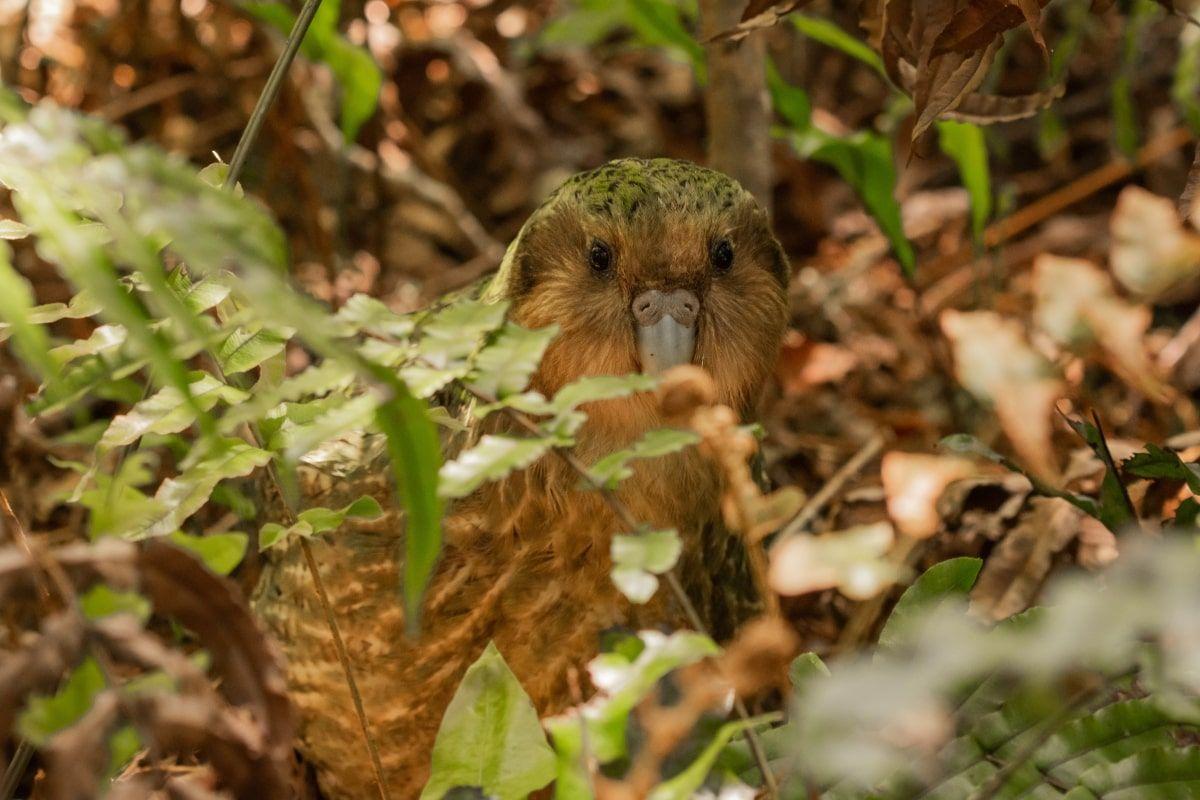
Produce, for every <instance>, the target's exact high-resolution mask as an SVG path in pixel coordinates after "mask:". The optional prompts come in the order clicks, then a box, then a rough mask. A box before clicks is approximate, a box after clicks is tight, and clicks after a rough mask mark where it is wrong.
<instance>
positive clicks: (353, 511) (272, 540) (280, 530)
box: [258, 495, 383, 551]
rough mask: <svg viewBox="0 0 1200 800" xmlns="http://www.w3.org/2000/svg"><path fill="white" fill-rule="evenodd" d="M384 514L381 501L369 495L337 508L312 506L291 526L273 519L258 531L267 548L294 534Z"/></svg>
mask: <svg viewBox="0 0 1200 800" xmlns="http://www.w3.org/2000/svg"><path fill="white" fill-rule="evenodd" d="M382 513H383V509H382V508H380V507H379V502H378V501H377V500H376V499H375V498H374V497H370V496H368V495H363V496H362V497H360V498H358V499H357V500H355V501H354V502H353V503H350V504H349V505H347V506H345V507H344V508H340V509H337V510H334V509H329V508H309V509H306V510H304V511H301V512H300V514H299V515H298V516H297V518H296V522H295V523H293V524H292V525H290V526H288V527H286V528H285V527H283V526H282V525H279V524H278V523H274V522H269V523H267V524H266V525H263V526H262V529H261V530H260V531H259V533H258V549H259V550H260V551H261V550H266V549H267V548H268V547H272V546H274V545H276V544H278V543H280V542H286V541H288V540H289V539H291V538H293V537H297V536H300V537H304V538H308V537H310V536H316V535H318V534H321V533H328V532H329V531H332V530H335V529H337V528H340V527H341V526H342V523H344V522H345V521H346V520H347V519H349V518H350V517H358V518H363V519H375V518H376V517H378V516H379V515H380V514H382Z"/></svg>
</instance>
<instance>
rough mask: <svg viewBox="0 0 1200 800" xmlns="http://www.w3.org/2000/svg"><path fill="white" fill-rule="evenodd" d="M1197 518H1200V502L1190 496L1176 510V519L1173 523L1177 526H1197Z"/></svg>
mask: <svg viewBox="0 0 1200 800" xmlns="http://www.w3.org/2000/svg"><path fill="white" fill-rule="evenodd" d="M1197 519H1200V502H1197V501H1196V498H1194V497H1189V498H1187V499H1186V500H1184V501H1183V502H1182V503H1180V504H1179V508H1177V509H1176V510H1175V520H1174V522H1172V524H1173V525H1174V526H1175V527H1176V528H1196V527H1200V525H1197Z"/></svg>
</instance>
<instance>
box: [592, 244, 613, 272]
mask: <svg viewBox="0 0 1200 800" xmlns="http://www.w3.org/2000/svg"><path fill="white" fill-rule="evenodd" d="M612 262H613V254H612V248H611V247H609V246H608V244H607V243H606V242H602V241H600V240H599V239H596V240H595V241H593V242H592V246H591V247H589V248H588V266H589V267H591V268H592V272H595V273H596V274H597V275H605V274H607V273H608V271H609V270H610V269H612Z"/></svg>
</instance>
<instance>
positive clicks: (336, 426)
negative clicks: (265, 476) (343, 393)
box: [283, 393, 379, 462]
mask: <svg viewBox="0 0 1200 800" xmlns="http://www.w3.org/2000/svg"><path fill="white" fill-rule="evenodd" d="M378 406H379V398H378V397H377V396H375V395H374V394H370V393H368V394H362V395H359V396H358V397H352V398H350V399H349V400H347V401H345V402H344V403H341V404H340V405H337V406H336V407H334V408H332V409H331V410H329V411H328V412H326V413H324V414H321V415H320V416H318V417H316V418H315V419H314V420H313V421H312V422H309V423H306V424H303V425H296V426H293V427H290V428H286V429H284V431H283V450H284V458H286V459H287V460H288V461H293V462H294V461H298V460H300V458H302V457H303V456H304V455H305V454H306V453H309V452H312V451H313V450H315V449H316V448H317V447H318V446H320V445H321V444H323V443H324V442H326V441H328V440H330V439H332V438H333V437H335V436H338V435H340V434H342V433H344V432H346V431H348V430H363V429H365V428H367V427H368V426H369V425H370V424H371V420H372V419H373V418H374V416H375V411H376V408H377V407H378Z"/></svg>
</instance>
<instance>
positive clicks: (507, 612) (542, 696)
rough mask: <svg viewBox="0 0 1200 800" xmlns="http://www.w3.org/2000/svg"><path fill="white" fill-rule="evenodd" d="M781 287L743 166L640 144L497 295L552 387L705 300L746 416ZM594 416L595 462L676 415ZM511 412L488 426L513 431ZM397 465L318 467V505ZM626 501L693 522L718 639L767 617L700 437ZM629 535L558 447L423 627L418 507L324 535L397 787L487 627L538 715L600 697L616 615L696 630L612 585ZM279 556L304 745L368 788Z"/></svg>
mask: <svg viewBox="0 0 1200 800" xmlns="http://www.w3.org/2000/svg"><path fill="white" fill-rule="evenodd" d="M597 254H600V255H603V256H604V258H600V257H599V256H598V255H597ZM730 254H732V257H731V258H729V259H726V258H725V256H726V255H730ZM718 255H719V256H720V257H719V258H718ZM785 287H786V274H785V266H784V261H783V256H782V251H781V250H780V248H779V245H778V244H777V243H776V241H775V239H774V237H773V236H772V235H771V233H770V229H769V226H768V225H767V222H766V218H765V215H764V214H763V213H762V211H761V209H760V208H759V207H758V206H757V204H756V203H754V201H753V199H752V198H750V197H749V195H747V194H746V193H745V192H744V191H743V190H742V189H741V188H740V187H739V186H738V185H737V184H736V183H735V182H734V181H732V180H730V179H729V178H727V177H725V176H723V175H721V174H719V173H716V172H712V171H710V170H706V169H703V168H700V167H697V166H695V165H692V164H688V163H686V162H677V161H668V160H663V159H658V160H651V161H644V160H638V159H625V160H622V161H618V162H613V163H612V164H609V165H606V166H604V167H601V168H599V169H597V170H593V171H592V172H589V173H583V174H581V175H579V176H576V177H575V178H572V179H570V180H569V181H567V182H566V183H565V184H564V185H563V186H562V187H561V188H560V189H559V190H558V191H557V192H556V193H555V194H554V195H553V196H552V197H551V198H549V199H548V200H547V202H546V203H545V204H544V205H543V207H542V208H541V209H539V210H538V211H537V212H536V213H535V214H534V215H533V216H532V217H531V218H530V220H529V222H528V223H527V224H526V226H525V227H524V228H523V229H522V231H521V234H520V235H519V236H518V237H517V239H516V240H515V241H514V243H513V244H512V246H511V247H510V248H509V251H508V253H507V255H506V257H505V261H504V264H503V266H502V268H501V270H500V272H499V274H498V275H497V277H496V279H495V280H494V281H493V282H492V285H491V287H490V288H489V290H488V292H487V293H486V294H485V297H487V298H490V299H492V300H501V299H503V300H506V301H508V302H509V303H510V310H509V318H510V319H512V320H513V321H515V322H517V323H518V324H522V325H525V326H527V327H544V326H546V325H555V326H557V327H558V329H559V334H558V336H557V337H556V338H555V340H554V342H553V343H552V344H551V345H550V348H549V349H548V351H547V353H546V355H545V357H544V358H543V360H542V363H541V367H540V368H539V370H538V371H537V373H536V374H535V375H534V378H533V381H532V388H533V389H535V390H537V391H540V392H542V393H543V394H545V395H547V396H550V395H553V394H554V393H555V392H556V391H557V390H558V389H560V388H561V387H562V386H564V385H566V384H568V383H570V382H572V381H574V380H577V379H579V378H582V377H587V376H591V375H604V374H624V373H628V372H634V371H638V370H639V369H641V368H642V367H643V366H644V365H643V364H642V358H641V357H640V355H639V349H638V339H637V333H636V321H635V319H634V316H635V315H634V312H633V311H631V304H633V303H634V301H635V300H636V299H637V298H638V297H639V296H640V295H639V293H644V292H646V291H661V292H671V291H676V292H678V291H684V292H687V293H690V296H691V297H694V298H695V301H696V306H697V307H696V308H695V309H692V310H693V311H694V314H693V316H694V319H693V320H691V322H692V324H694V332H695V352H694V358H693V360H694V363H697V364H700V365H701V366H704V367H705V368H706V369H708V370H709V372H710V373H712V375H713V377H714V380H715V382H716V385H717V388H718V395H719V397H720V399H721V400H722V401H723V402H725V403H726V404H728V405H730V406H732V407H734V408H736V409H738V410H739V411H740V412H741V413H742V414H743V415H745V416H747V417H748V416H750V415H751V414H752V409H753V407H754V403H755V400H756V399H757V397H758V395H759V393H760V391H761V387H762V384H763V382H764V380H765V379H766V376H767V374H768V373H769V371H770V368H771V365H772V364H773V361H774V358H775V356H776V352H777V348H778V345H779V340H780V338H781V335H782V331H783V325H784V318H785V309H786V302H785ZM585 410H586V411H587V412H588V415H589V420H588V422H587V423H586V425H585V426H584V428H583V429H582V430H581V431H580V432H579V435H578V444H577V446H576V448H575V452H576V455H577V456H578V457H579V458H580V460H582V461H583V462H584V463H587V464H591V463H594V462H595V461H596V460H597V459H599V458H600V457H602V456H604V455H606V454H608V453H610V452H612V451H614V450H616V449H619V448H621V447H624V446H628V445H629V444H631V443H632V442H634V441H636V440H637V439H638V438H639V437H640V436H642V435H643V434H644V433H645V432H646V431H648V430H650V429H652V428H656V427H661V426H662V425H663V424H664V421H663V419H662V418H661V415H660V414H659V412H658V408H657V405H656V403H655V401H654V398H653V397H652V396H649V395H639V396H635V397H631V398H622V399H619V400H610V401H604V402H599V403H592V404H590V405H589V406H588V407H586V408H585ZM497 418H498V419H503V418H502V417H496V416H495V415H494V416H493V417H492V418H489V419H491V420H492V421H491V422H488V423H487V425H488V426H489V428H490V429H492V430H493V431H494V432H501V433H502V432H505V430H506V428H505V425H504V423H503V422H496V421H495V419H497ZM386 474H387V470H386V469H384V468H383V467H382V465H381V464H378V463H375V462H372V461H371V460H370V459H367V458H364V459H363V461H362V463H361V464H360V465H357V466H355V467H352V468H351V469H348V470H341V471H340V474H339V476H338V477H331V476H330V475H329V474H320V473H317V472H313V473H310V474H309V476H308V484H307V486H306V494H307V495H308V498H307V502H308V503H309V504H310V505H322V506H327V507H339V506H341V505H345V504H346V503H348V502H350V501H352V500H353V499H355V498H356V497H358V496H360V495H361V494H363V493H369V494H373V495H375V496H376V497H377V498H378V499H379V500H380V501H381V503H383V504H384V505H385V507H389V506H391V507H392V508H394V504H393V503H392V502H391V493H390V492H389V490H388V487H387V481H386V477H385V476H386ZM617 494H618V497H619V499H620V501H621V502H622V503H624V504H625V505H626V506H627V507H628V509H629V511H630V512H631V514H632V515H633V517H634V518H635V519H637V520H639V521H640V522H644V523H645V524H646V525H648V526H650V527H653V528H667V527H670V528H675V529H677V530H678V531H679V533H680V535H681V538H682V539H683V542H684V552H683V555H682V556H681V559H680V563H679V565H678V566H677V572H678V574H679V576H680V578H681V580H682V582H683V583H684V585H685V587H686V588H687V590H688V592H689V595H691V597H692V599H693V601H694V603H695V604H696V605H697V606H698V608H699V609H700V610H701V613H702V615H704V616H705V617H707V620H706V622H707V623H708V624H709V625H710V626H711V627H712V628H713V630H714V632H715V633H717V634H718V635H726V634H728V633H730V632H731V629H732V627H733V625H735V624H736V623H737V622H738V621H739V620H741V619H744V618H745V617H746V616H747V615H749V614H750V613H751V612H752V611H753V610H754V608H755V607H756V599H755V598H754V596H753V591H752V588H751V581H750V579H749V577H748V574H747V572H746V565H745V558H744V552H743V551H742V549H741V546H740V543H739V542H738V541H737V539H736V537H733V536H732V535H730V534H729V533H728V532H727V531H725V530H724V528H723V526H722V525H721V522H720V512H719V503H720V494H721V479H720V477H719V475H718V474H717V472H716V470H715V468H714V467H713V465H712V464H711V463H710V462H708V461H707V460H706V459H704V458H703V457H702V456H701V455H700V454H699V453H697V452H695V451H690V452H685V453H680V454H674V455H671V456H666V457H663V458H659V459H653V460H647V461H641V462H636V464H635V474H634V476H633V477H632V478H629V479H627V480H626V481H624V482H623V483H622V484H621V486H620V488H619V489H618V492H617ZM625 532H627V531H624V529H623V526H622V525H621V524H620V523H619V521H618V520H617V519H616V518H615V516H614V514H613V512H612V510H611V508H610V507H609V505H608V504H606V503H605V501H604V500H603V498H602V497H601V496H600V495H598V494H597V493H596V492H593V491H587V490H585V489H583V488H582V487H581V484H580V479H579V476H578V475H577V474H575V473H574V472H573V471H572V470H571V469H570V468H568V467H567V466H566V465H565V464H564V463H563V462H562V461H561V460H560V459H558V458H556V457H554V456H553V455H550V456H546V457H544V458H542V459H541V460H540V461H537V462H536V463H535V464H533V465H532V466H531V467H529V468H528V469H526V470H524V471H520V472H516V473H513V474H511V475H510V476H508V477H507V478H505V479H503V480H501V481H499V482H496V483H493V484H489V485H486V486H485V487H483V488H482V489H480V490H479V491H478V492H476V493H475V494H474V495H472V496H471V497H468V498H466V499H465V500H463V501H461V502H459V503H458V504H456V505H455V506H454V507H453V508H452V509H451V510H450V513H449V515H448V517H447V519H446V520H445V524H444V540H445V541H444V546H443V551H442V554H441V557H440V560H439V562H438V566H437V568H436V571H435V575H434V577H433V580H432V583H431V585H430V588H429V591H428V594H427V599H426V603H425V607H424V615H423V619H422V633H421V635H420V637H419V638H417V639H415V640H410V639H408V638H406V637H405V635H404V629H405V625H404V616H403V611H402V609H401V606H400V603H399V593H398V591H397V587H398V585H399V581H400V575H401V573H402V571H403V565H402V562H401V559H400V554H401V553H402V551H403V547H402V543H403V520H402V515H400V514H399V513H398V512H395V511H392V512H389V513H388V514H387V515H385V517H384V518H382V519H380V520H376V521H373V522H366V523H363V522H356V523H352V524H349V525H347V526H346V527H344V528H343V529H341V530H339V531H338V532H337V534H336V535H334V536H332V537H329V539H328V540H327V541H323V542H316V543H314V549H315V551H316V553H317V558H318V561H319V562H320V565H321V571H322V575H323V578H324V582H325V584H326V587H327V589H328V592H329V595H330V597H331V599H332V601H333V604H334V606H335V608H336V612H337V615H338V619H339V622H340V624H341V627H342V632H343V636H344V638H345V640H346V643H347V647H348V649H349V650H350V655H351V660H352V661H353V662H354V665H355V673H356V675H357V677H358V680H359V684H360V689H361V692H362V695H363V699H364V703H365V706H366V708H367V710H368V716H369V718H370V720H371V724H372V728H373V730H374V732H375V734H376V736H377V737H378V739H379V744H380V749H381V756H382V759H383V762H384V766H385V770H386V772H387V773H388V779H389V783H390V784H391V786H390V788H391V790H392V793H393V796H395V797H401V798H403V797H415V796H416V795H417V794H418V793H419V789H420V787H421V785H422V784H423V783H424V781H425V779H426V777H427V775H428V763H429V755H430V748H431V746H432V743H433V738H434V736H435V734H436V730H437V726H438V723H439V721H440V718H441V715H442V713H443V711H444V709H445V706H446V704H447V703H448V701H449V699H450V697H451V695H452V694H453V691H454V689H455V687H456V686H457V683H458V681H459V679H460V678H461V676H462V674H463V672H464V671H465V669H466V668H467V666H469V665H470V663H471V662H472V661H473V660H474V659H475V658H476V657H477V656H478V655H479V653H480V652H481V651H482V650H483V648H484V647H485V646H486V644H487V642H488V641H489V640H493V641H495V643H496V645H497V646H498V648H499V650H500V652H501V653H502V655H503V656H504V658H505V659H506V661H507V662H508V664H509V666H510V667H511V668H512V669H513V671H514V673H515V674H516V675H517V677H518V678H519V679H520V680H521V683H522V685H523V686H524V688H525V690H526V691H527V692H528V693H529V695H530V697H531V699H532V700H533V702H534V704H535V705H536V706H537V708H538V710H539V712H541V713H551V712H554V711H557V710H559V709H561V708H563V707H565V706H566V705H569V704H571V703H572V702H574V701H575V700H577V699H578V697H577V696H576V695H575V691H576V690H577V687H579V686H582V687H583V690H584V691H585V692H586V691H587V677H586V671H585V670H584V666H585V664H586V662H587V661H588V660H589V659H590V658H592V657H593V656H594V655H595V653H596V651H597V648H598V644H599V639H600V635H601V633H602V632H603V631H604V630H606V629H609V628H613V627H631V628H634V627H653V626H658V625H664V624H665V625H669V626H671V627H684V625H685V623H684V622H683V619H682V616H681V613H680V612H679V610H678V609H676V608H674V607H673V604H672V603H671V602H670V600H669V598H668V597H667V593H666V592H665V591H660V592H659V593H658V595H657V596H656V597H655V598H654V599H653V600H652V601H651V602H650V603H648V604H645V605H640V606H635V605H633V604H631V603H630V602H629V601H627V600H626V599H625V598H624V597H623V596H622V595H621V594H620V592H618V591H617V589H616V588H615V587H614V585H613V583H612V580H611V578H610V572H611V567H612V564H611V559H610V555H609V548H610V545H611V541H612V537H613V535H614V534H617V533H625ZM271 558H272V563H271V564H270V565H269V567H268V569H267V570H266V571H265V572H264V577H263V581H262V583H261V585H260V589H259V592H258V595H257V597H256V604H257V607H258V608H259V610H260V612H261V613H262V615H263V618H264V619H265V621H266V623H267V624H268V627H269V628H270V629H271V630H272V632H273V633H274V634H275V635H276V637H277V638H278V639H279V640H280V642H281V644H282V645H283V647H284V650H285V652H286V653H287V656H288V660H289V679H290V682H291V686H292V694H293V697H294V699H295V701H296V703H297V705H298V706H299V708H300V711H301V717H302V720H303V723H302V734H301V748H302V751H303V752H304V754H305V755H306V757H307V758H308V759H309V760H310V761H311V762H312V763H313V764H314V766H315V767H316V770H317V774H318V777H319V779H320V782H321V786H322V788H323V790H324V791H325V792H326V793H327V794H328V795H329V796H331V797H354V798H359V797H367V796H372V795H373V794H375V792H374V790H373V789H372V781H371V770H370V767H369V762H368V761H367V759H366V755H365V750H364V748H363V744H362V738H361V733H360V731H359V729H358V723H357V721H356V718H355V716H354V713H353V710H352V708H353V707H352V705H351V703H350V699H349V695H348V692H347V690H346V686H345V681H344V678H343V676H342V673H341V669H340V666H339V664H338V662H337V660H336V658H334V654H333V652H332V649H331V646H330V637H329V633H328V630H327V628H326V625H325V621H324V619H323V616H322V613H321V610H320V607H319V605H318V603H317V600H316V595H315V591H314V588H313V586H312V583H311V580H310V578H309V576H308V574H307V572H306V569H305V565H304V561H303V559H302V558H301V556H300V554H299V553H298V551H297V550H296V549H295V548H293V549H291V550H286V549H285V550H283V551H282V552H279V553H273V554H272V556H271Z"/></svg>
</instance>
